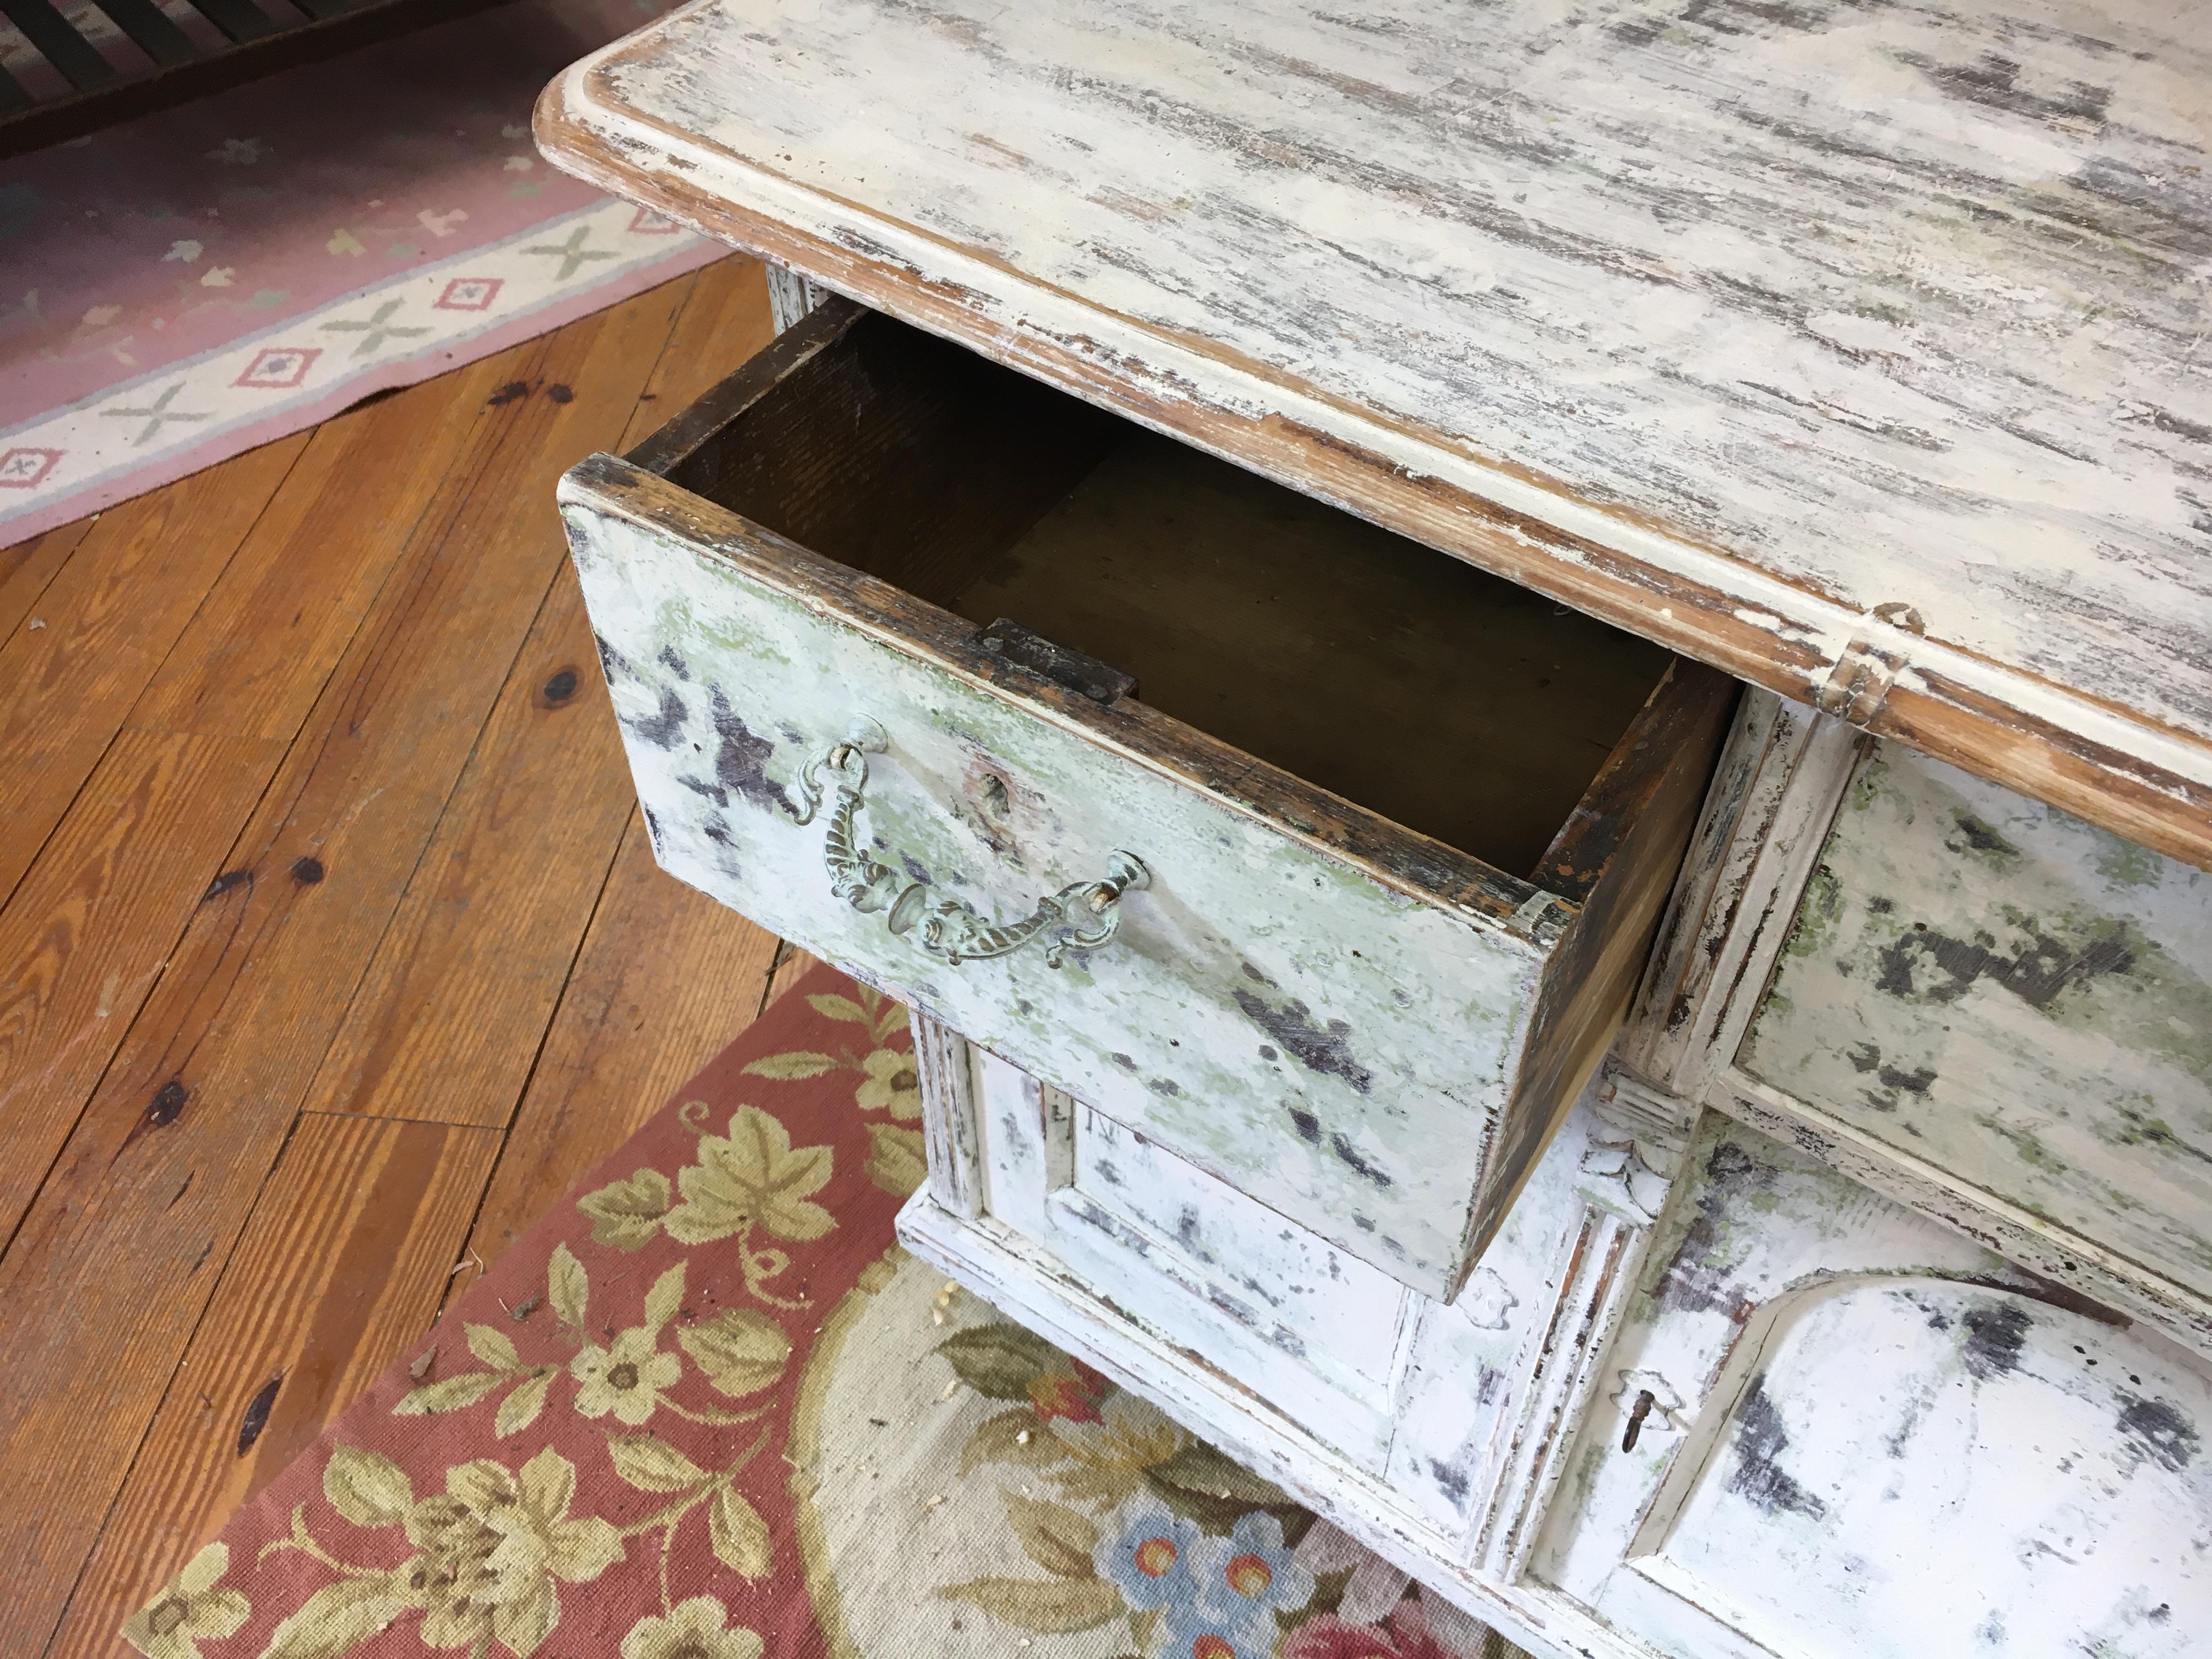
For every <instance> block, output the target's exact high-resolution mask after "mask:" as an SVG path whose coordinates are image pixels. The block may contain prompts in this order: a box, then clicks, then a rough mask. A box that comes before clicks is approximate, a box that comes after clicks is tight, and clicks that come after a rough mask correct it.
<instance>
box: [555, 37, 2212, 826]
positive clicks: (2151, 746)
mask: <svg viewBox="0 0 2212 1659" xmlns="http://www.w3.org/2000/svg"><path fill="white" fill-rule="evenodd" d="M1950 3H1952V4H1954V5H1955V6H1956V10H1955V12H1954V11H1952V10H1948V9H1946V7H1945V4H1944V3H1942V0H1938V3H1936V4H1933V5H1926V6H1917V7H1911V8H1907V7H1899V6H1890V5H1879V4H1875V3H1872V0H1595V3H1583V4H1578V5H1575V6H1568V5H1566V4H1565V3H1559V0H1488V3H1481V0H1364V3H1362V4H1360V5H1358V6H1356V7H1354V6H1344V5H1340V3H1338V0H1174V3H1166V0H1086V3H1084V4H1081V5H1077V4H1075V3H1073V0H1022V3H1018V4H1009V3H1003V0H702V3H699V4H695V5H692V6H690V7H688V8H686V9H684V10H682V11H679V12H678V13H675V14H673V15H670V16H668V17H666V18H664V19H662V20H660V21H658V22H656V23H654V24H653V25H652V26H651V27H648V28H647V29H645V30H643V31H642V32H641V33H637V34H635V35H633V36H631V37H629V39H627V40H623V41H619V42H617V43H616V44H615V45H614V46H611V47H609V48H607V49H605V51H602V52H599V53H597V54H596V55H594V56H593V57H592V58H587V59H586V60H585V61H584V62H583V63H580V64H577V65H576V66H575V67H574V68H573V69H572V70H569V71H568V73H567V74H565V75H564V76H562V78H561V79H560V80H559V81H557V82H555V84H554V85H553V86H552V87H551V88H548V90H547V92H546V94H545V96H544V100H542V101H541V103H540V106H539V110H538V138H539V142H540V143H541V144H542V145H543V146H544V149H545V150H546V153H547V154H548V155H550V157H551V158H552V159H553V160H554V161H556V162H557V163H558V164H560V165H561V166H562V167H566V168H568V169H570V170H572V171H574V172H576V173H580V174H582V175H583V176H585V177H586V178H589V179H593V180H594V181H596V182H599V183H600V184H602V185H605V186H606V187H607V188H609V189H611V190H613V191H617V192H618V193H620V194H622V195H624V196H627V197H631V198H633V199H636V200H640V201H642V202H645V203H647V204H650V205H653V206H654V207H657V208H659V209H660V210H663V211H665V212H667V213H669V214H671V215H673V216H677V217H678V218H681V219H683V220H684V221H687V222H690V223H692V224H695V225H698V226H700V227H702V228H705V229H707V230H708V231H711V232H712V233H714V234H716V235H718V236H720V237H723V238H725V239H726V240H730V241H732V242H735V243H737V244H738V245H739V246H744V247H748V248H750V249H752V250H754V251H755V252H759V253H762V254H763V255H765V256H767V257H768V258H772V259H774V260H775V261H777V262H778V263H780V264H786V265H787V266H789V267H791V268H793V269H794V270H799V271H801V272H804V273H805V274H807V275H809V276H813V277H815V278H817V279H818V280H820V281H821V282H823V283H826V284H827V285H828V286H829V287H831V288H834V289H839V290H841V291H842V292H844V293H847V294H849V295H853V296H854V297H855V298H857V299H859V300H860V301H863V302H865V303H866V304H868V305H871V306H874V307H878V309H881V310H884V311H887V312H890V313H893V314H895V315H897V316H899V317H902V318H903V319H907V320H908V321H910V322H914V323H916V324H919V325H921V326H924V327H927V328H929V329H933V330H935V331H938V332H939V333H943V334H945V335H948V336H951V337H954V338H957V339H958V340H960V341H962V342H963V343H966V344H968V345H969V346H971V347H973V348H975V349H977V350H980V351H982V352H985V353H987V354H988V355H989V356H993V357H995V358H998V359H1000V361H1002V362H1008V363H1011V364H1012V365H1014V366H1016V367H1018V368H1023V369H1024V370H1027V371H1028V372H1030V373H1032V374H1038V375H1040V376H1042V377H1043V378H1045V379H1047V380H1051V381H1053V382H1054V383H1056V384H1059V385H1060V386H1064V387H1066V388H1067V389H1069V390H1071V391H1073V392H1078V393H1079V394H1080V395H1083V396H1085V397H1087V398H1092V399H1094V400H1096V401H1098V402H1101V403H1103V404H1109V405H1111V406H1113V407H1115V408H1117V409H1119V410H1122V411H1123V412H1125V413H1127V414H1129V415H1132V416H1134V417H1136V418H1138V419H1139V420H1141V421H1144V422H1148V423H1150V424H1152V425H1154V426H1156V427H1158V428H1162V429H1164V430H1167V431H1171V432H1174V433H1176V434H1177V435H1181V436H1182V437H1184V438H1186V439H1188V440H1189V441H1193V442H1195V443H1197V444H1200V445H1201V446H1203V447H1206V448H1209V449H1212V450H1213V451H1215V452H1217V453H1221V454H1224V455H1225V456H1228V457H1229V458H1231V459H1235V460H1237V461H1239V462H1241V463H1243V464H1244V465H1249V466H1251V467H1253V468H1255V469H1256V470H1258V471H1261V472H1264V473H1267V474H1268V475H1270V476H1272V477H1276V478H1279V479H1280V480H1282V481H1283V482H1285V483H1290V484H1292V485H1294V486H1296V487H1297V488H1299V489H1305V490H1308V491H1310V492H1311V493H1314V494H1316V495H1322V496H1324V497H1326V498H1328V499H1330V500H1333V501H1338V502H1340V503H1342V504H1344V505H1346V506H1348V507H1352V509H1354V510H1355V511H1358V512H1360V513H1364V514H1365V515H1366V516H1368V517H1370V518H1372V519H1375V520H1378V521H1380V522H1382V523H1383V524H1386V525H1388V526H1390V527H1391V528H1393V529H1396V530H1400V531H1402V532H1405V533H1407V534H1408V535H1412V536H1414V537H1417V538H1420V539H1421V540H1423V541H1425V542H1428V543H1431V544H1434V545H1436V546H1437V547H1440V548H1443V549H1445V550H1449V551H1450V552H1453V553H1455V554H1457V555H1459V556H1462V557H1465V558H1468V559H1469V560H1471V561H1473V562H1475V563H1477V564H1480V565H1483V566H1485V567H1486V568H1491V569H1493V570H1496V571H1498V572H1500V573H1501V574H1505V575H1508V576H1510V577H1512V578H1514V579H1515V580H1519V581H1522V582H1524V583H1526V584H1528V586H1533V587H1535V588H1538V589H1541V590H1542V591H1544V592H1549V593H1552V594H1553V595H1555V596H1556V597H1558V598H1559V599H1561V600H1563V601H1565V602H1566V603H1568V604H1571V605H1577V606H1579V607H1581V608H1582V609H1583V610H1586V611H1592V612H1594V613H1595V614H1598V615H1601V616H1603V617H1607V618H1608V619H1609V620H1612V621H1613V622H1616V623H1620V625H1622V626H1624V627H1626V628H1629V629H1634V630H1635V631H1637V632H1638V633H1641V634H1644V635H1647V636H1649V637H1651V638H1653V639H1656V640H1659V641H1662V642H1664V643H1665V644H1667V645H1668V646H1671V647H1674V648H1675V649H1677V650H1680V651H1682V652H1685V653H1688V654H1690V655H1692V656H1695V657H1699V658H1702V659H1705V660H1706V661H1709V662H1711V663H1714V664H1717V665H1719V666H1721V667H1723V668H1725V669H1727V670H1729V671H1731V672H1733V673H1735V674H1738V675H1740V676H1741V677H1743V678H1747V679H1751V680H1754V681H1757V682H1759V683H1761V684H1765V685H1767V686H1769V687H1771V688H1772V689H1774V690H1778V691H1780V692H1782V693H1784V695H1786V696H1793V697H1796V698H1800V699H1802V700H1807V701H1813V702H1819V703H1820V704H1821V706H1823V707H1827V708H1832V709H1833V710H1836V711H1837V712H1843V713H1847V714H1849V716H1850V717H1851V718H1854V719H1857V720H1859V721H1860V722H1861V723H1862V724H1864V725H1867V726H1869V727H1871V728H1872V729H1875V730H1877V731H1881V732H1887V733H1890V734H1892V735H1894V736H1896V737H1898V738H1901V739H1903V740H1904V741H1905V742H1907V743H1910V744H1915V745H1917V746H1918V747H1920V748H1923V749H1925V750H1930V751H1932V752H1934V753H1936V754H1938V755H1941V756H1942V757H1945V758H1948V759H1951V760H1954V761H1956V762H1958V763H1960V764H1961V765H1964V766H1966V767H1967V768H1969V769H1972V770H1975V771H1978V772H1981V773H1983V774H1984V775H1988V776H1991V777H1994V778H1996V779H1997V780H1998V781H2002V782H2005V783H2007V784H2009V785H2012V786H2013V787H2017V788H2020V789H2022V790H2024V791H2026V792H2027V793H2030V794H2033V795H2037V796H2039V797H2041V798H2043V799H2048V800H2051V801H2053V802H2055V803H2057V804H2058V805H2062V806H2065V807H2068V808H2069V809H2071V810H2073V811H2076V812H2079V813H2081V815H2082V816H2084V817H2090V818H2093V819H2095V820H2097V821H2100V822H2101V823H2106V824H2107V825H2109V826H2110V827H2112V828H2113V829H2118V830H2119V831H2120V832H2121V833H2123V834H2125V835H2128V836H2131V837H2133V838H2135V839H2136V840H2138V841H2142V842H2147V843H2148V844H2150V845H2152V846H2154V847H2157V848H2161V849H2163V850H2166V851H2168V852H2172V853H2174V854H2178V855H2179V856H2181V857H2184V858H2186V859H2188V860H2191V862H2194V863H2197V864H2200V865H2206V866H2212V338H2209V337H2208V336H2212V178H2208V177H2207V174H2206V172H2205V166H2206V161H2207V155H2206V152H2207V149H2208V148H2212V30H2207V29H2205V28H2204V27H2202V26H2201V25H2199V24H2196V23H2195V22H2194V20H2193V18H2192V9H2191V8H2190V7H2188V6H2185V5H2175V4H2172V3H2170V0H2156V3H2154V0H2106V3H2099V0H2070V3H2065V4H2053V3H2046V0H1994V3H1975V4H1971V5H1970V4H1967V3H1966V0H1950Z"/></svg>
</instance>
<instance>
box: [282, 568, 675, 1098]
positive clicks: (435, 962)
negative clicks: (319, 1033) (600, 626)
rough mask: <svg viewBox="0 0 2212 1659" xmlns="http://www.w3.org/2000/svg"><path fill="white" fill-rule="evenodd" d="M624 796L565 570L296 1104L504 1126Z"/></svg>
mask: <svg viewBox="0 0 2212 1659" xmlns="http://www.w3.org/2000/svg"><path fill="white" fill-rule="evenodd" d="M587 676H588V677H589V678H586V677H587ZM633 799H635V797H634V796H633V794H632V793H631V789H630V783H629V774H628V772H627V770H626V769H624V767H623V757H622V744H621V743H620V742H619V740H618V739H617V736H616V732H615V727H614V717H613V714H612V713H611V710H610V709H609V708H608V707H607V696H606V686H605V683H604V682H603V681H601V680H600V678H599V675H598V673H597V672H596V671H595V663H594V659H593V657H592V629H591V624H590V623H589V621H588V620H587V619H586V617H585V615H584V604H583V599H582V596H581V595H580V593H579V592H577V588H576V579H575V575H574V572H572V571H569V570H566V569H563V570H562V571H561V572H560V573H559V574H558V575H557V577H556V580H555V583H554V588H553V592H552V594H551V595H550V598H549V599H548V601H547V604H546V606H545V609H544V612H543V614H542V615H541V616H540V617H539V618H538V624H537V626H536V627H535V628H534V629H532V633H531V636H530V639H529V640H528V641H527V642H526V644H525V645H524V647H523V648H522V653H521V655H520V657H519V658H518V659H517V660H516V662H515V665H514V669H513V672H512V673H510V674H509V675H508V677H507V684H506V686H505V687H504V688H503V689H502V690H501V693H500V698H499V703H498V706H497V707H496V708H495V710H494V711H493V714H492V717H491V720H490V722H489V724H488V725H487V726H486V727H485V728H484V732H483V738H481V739H480V740H479V742H478V744H477V750H476V753H475V755H474V756H473V757H471V759H470V762H469V765H468V769H467V770H466V771H465V772H464V773H463V774H462V776H461V782H460V787H459V789H458V790H456V791H455V792H454V795H453V800H452V802H451V803H450V804H449V805H447V808H446V811H445V812H444V814H443V815H442V816H441V817H440V819H439V821H438V829H437V833H436V835H435V836H434V837H433V838H432V840H431V843H430V847H429V849H428V852H427V854H425V855H424V857H423V859H422V863H421V865H420V866H419V867H418V868H417V869H416V872H415V873H414V876H413V878H412V879H411V880H410V882H409V884H408V887H407V892H406V896H405V897H404V898H403V899H402V900H401V902H400V904H399V908H398V914H397V915H395V916H394V917H393V919H392V925H391V927H388V928H387V929H386V931H385V933H384V937H383V939H381V940H380V942H379V944H378V945H377V949H376V953H375V955H374V957H373V958H372V960H371V962H370V963H369V969H368V975H367V977H366V978H365V979H363V981H362V984H361V986H360V988H359V989H358V990H357V991H356V993H355V994H354V998H353V1002H352V1006H350V1008H349V1010H348V1011H347V1014H346V1018H345V1023H344V1024H343V1025H342V1026H341V1027H340V1028H339V1030H338V1034H337V1040H336V1041H335V1042H333V1043H332V1044H331V1050H330V1053H329V1054H328V1055H327V1057H326V1058H325V1060H324V1061H323V1064H322V1068H321V1070H320V1071H319V1072H318V1073H316V1075H315V1080H314V1084H313V1088H312V1089H311V1090H310V1091H309V1093H308V1096H307V1109H309V1110H311V1111H326V1112H358V1113H362V1114H366V1115H372V1116H377V1117H399V1118H416V1119H424V1120H428V1121H436V1122H443V1123H471V1124H477V1125H482V1126H484V1127H492V1128H504V1127H507V1120H508V1118H509V1117H511V1116H512V1115H513V1112H514V1105H515V1103H516V1101H518V1100H519V1099H520V1098H521V1095H522V1085H523V1084H524V1083H525V1082H526V1080H527V1079H528V1077H529V1075H530V1063H531V1060H532V1057H533V1056H534V1054H535V1052H536V1047H537V1041H538V1036H539V1035H540V1034H541V1033H543V1032H544V1030H545V1026H546V1023H547V1021H548V1020H549V1019H550V1017H551V1015H552V1011H553V1006H554V1004H555V1002H556V1001H557V1000H559V997H560V994H561V987H562V984H563V983H564V982H565V981H567V979H568V969H569V964H570V963H573V962H574V960H575V955H576V945H577V942H578V941H579V940H580V939H581V938H582V937H583V932H584V928H585V926H586V923H587V922H588V921H590V919H591V911H592V900H593V899H594V898H595V897H596V896H597V895H598V893H599V889H600V887H601V886H602V885H604V884H605V881H606V876H607V866H609V865H611V863H612V862H613V861H614V854H615V848H616V847H617V845H618V844H619V843H620V842H621V839H622V829H623V822H624V820H625V819H627V818H628V817H629V809H630V804H631V801H632V800H633Z"/></svg>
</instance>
